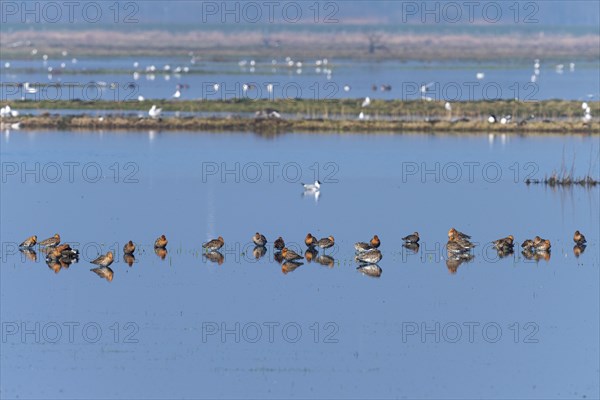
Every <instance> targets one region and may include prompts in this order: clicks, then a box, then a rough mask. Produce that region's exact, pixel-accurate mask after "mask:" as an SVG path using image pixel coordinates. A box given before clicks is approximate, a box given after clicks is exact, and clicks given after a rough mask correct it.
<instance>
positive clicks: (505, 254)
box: [496, 247, 515, 258]
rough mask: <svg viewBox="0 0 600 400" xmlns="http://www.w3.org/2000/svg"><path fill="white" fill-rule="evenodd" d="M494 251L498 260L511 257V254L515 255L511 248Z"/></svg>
mask: <svg viewBox="0 0 600 400" xmlns="http://www.w3.org/2000/svg"><path fill="white" fill-rule="evenodd" d="M496 251H497V253H498V257H500V258H505V257H508V256H512V255H513V254H515V252H514V250H513V249H512V247H510V248H508V247H503V248H500V249H497V250H496Z"/></svg>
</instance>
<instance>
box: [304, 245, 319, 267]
mask: <svg viewBox="0 0 600 400" xmlns="http://www.w3.org/2000/svg"><path fill="white" fill-rule="evenodd" d="M318 255H319V253H318V252H317V250H316V249H315V248H314V247H309V248H308V249H306V251H305V252H304V258H305V259H306V261H307V262H309V263H311V262H312V260H313V259H315V258H317V256H318ZM317 262H318V261H317Z"/></svg>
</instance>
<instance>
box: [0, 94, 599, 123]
mask: <svg viewBox="0 0 600 400" xmlns="http://www.w3.org/2000/svg"><path fill="white" fill-rule="evenodd" d="M362 101H363V99H330V100H303V99H284V100H267V99H261V100H252V99H234V100H203V101H201V100H145V101H142V102H139V101H137V100H136V101H122V102H115V101H79V100H72V101H62V100H60V101H50V100H46V101H33V100H23V101H9V102H6V103H3V104H8V105H10V106H11V108H13V109H16V110H31V109H41V110H114V111H143V112H144V113H145V112H146V111H147V110H149V109H150V107H151V106H152V105H154V104H155V105H156V106H157V107H159V108H162V109H163V111H180V112H231V113H254V112H256V111H258V110H262V109H265V108H274V109H277V110H278V111H279V112H281V113H283V114H291V115H298V116H301V117H311V118H327V117H328V116H332V115H335V116H341V117H346V118H348V119H356V117H357V116H358V114H359V113H360V112H361V111H363V112H364V113H366V114H368V115H370V116H372V117H378V116H386V117H391V118H418V119H423V118H425V117H429V118H432V117H435V118H439V119H448V120H450V119H452V118H461V117H466V118H481V119H484V118H487V116H488V115H489V114H494V115H496V116H498V117H500V116H502V115H506V114H510V115H512V117H513V122H518V121H519V120H521V119H525V118H529V117H530V116H531V115H534V116H535V118H536V119H539V120H544V119H565V118H566V119H580V117H582V116H583V110H582V108H581V102H580V101H575V100H544V101H535V102H534V101H532V102H523V101H515V100H494V101H486V100H482V101H471V102H456V103H452V112H451V113H450V112H448V111H446V109H445V108H444V103H445V102H444V101H422V100H407V101H403V100H372V101H371V105H370V106H369V107H367V108H362V107H361V103H362ZM588 105H589V107H590V109H591V113H592V115H599V114H600V102H599V101H594V102H588Z"/></svg>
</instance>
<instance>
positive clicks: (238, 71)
mask: <svg viewBox="0 0 600 400" xmlns="http://www.w3.org/2000/svg"><path fill="white" fill-rule="evenodd" d="M32 57H33V56H32ZM36 57H37V58H36V59H31V60H3V63H2V64H3V65H1V66H0V78H1V79H2V82H3V83H4V86H2V87H1V88H0V89H1V91H0V99H2V100H11V99H20V98H26V99H32V100H34V99H35V100H58V99H63V100H65V99H82V100H110V101H114V100H117V101H127V100H137V97H138V96H139V95H142V96H144V97H145V98H147V99H165V98H167V99H168V98H171V97H172V96H173V94H174V93H175V91H176V86H177V85H178V84H182V85H187V86H189V87H187V88H185V89H183V90H181V97H180V98H181V99H187V100H190V99H198V100H218V99H233V98H250V99H258V98H271V99H272V98H277V99H281V98H304V99H330V98H360V97H365V96H370V97H371V98H374V99H405V100H415V99H419V98H421V97H422V95H423V96H426V97H430V98H432V99H434V100H448V101H471V100H481V99H486V100H496V99H514V98H519V99H521V100H526V101H537V100H545V99H579V100H584V99H588V98H589V97H588V95H592V96H593V99H598V96H599V92H598V88H599V87H600V78H599V75H598V70H599V68H600V65H599V64H598V63H597V62H590V61H582V60H560V61H547V62H545V61H544V60H541V65H540V74H539V76H538V77H537V80H536V81H535V82H533V83H532V82H531V77H532V75H533V74H534V60H533V59H532V60H531V63H530V64H527V63H508V62H507V63H499V64H494V63H478V62H430V63H427V62H414V61H411V62H397V61H386V62H359V61H355V60H328V61H329V62H328V64H327V65H319V66H317V65H316V64H315V62H316V61H315V60H294V61H295V62H301V63H302V66H301V67H300V68H298V67H297V66H296V64H294V66H293V67H288V66H287V65H286V62H285V60H284V59H276V60H275V61H276V64H275V65H273V64H272V61H273V60H271V59H268V60H266V59H259V60H254V61H255V62H256V65H255V66H253V67H251V66H250V61H252V60H251V59H249V58H248V59H245V60H240V61H246V64H245V65H244V66H239V65H238V63H237V62H236V61H228V62H211V61H203V60H198V61H196V62H195V63H193V64H192V63H191V58H135V59H134V58H117V59H111V60H106V59H95V58H91V59H77V63H75V64H73V63H72V61H71V60H72V58H73V55H70V54H69V55H68V56H66V57H60V58H58V59H49V60H48V61H47V62H46V63H44V62H43V61H42V60H41V58H40V57H41V56H39V55H38V56H36ZM75 58H76V55H75ZM5 62H9V64H10V66H9V68H6V67H5V65H4V63H5ZM134 62H138V63H139V65H138V67H137V68H136V67H134ZM62 63H65V66H64V68H63V67H61V64H62ZM571 63H573V64H574V65H573V70H571V66H570V64H571ZM559 64H560V65H562V66H563V67H562V69H560V70H557V66H558V65H559ZM167 65H168V66H169V67H170V70H169V71H168V72H165V71H164V68H165V66H167ZM150 66H154V67H155V68H156V71H155V72H148V73H147V72H146V68H147V67H150ZM177 67H181V68H182V69H183V68H184V67H187V68H190V73H185V72H180V73H178V74H177V73H175V69H176V68H177ZM48 68H52V72H51V73H50V75H49V72H48ZM328 70H330V73H328ZM90 71H98V72H95V73H91V72H90ZM136 71H137V72H138V73H139V76H137V77H135V78H134V72H136ZM480 72H481V73H484V77H483V79H477V77H476V75H477V73H480ZM328 76H329V77H328ZM375 77H376V78H375ZM23 82H30V83H38V84H40V85H41V86H40V87H39V91H38V92H37V93H35V94H30V93H27V92H26V91H25V90H24V89H23V88H22V87H21V88H19V87H16V84H19V83H21V84H22V83H23ZM111 83H114V84H115V85H114V86H113V87H111ZM214 84H218V85H219V88H218V90H215V89H214V88H213V85H214ZM244 84H249V85H251V86H252V85H253V86H254V88H251V89H249V90H248V91H244V90H243V85H244ZM269 84H271V85H273V88H272V91H271V92H269V90H268V88H267V86H268V85H269ZM427 84H431V86H430V87H429V89H428V91H427V93H426V94H422V93H421V90H420V89H421V86H422V85H427ZM58 85H63V86H58ZM346 85H348V86H349V87H350V88H349V91H345V90H344V87H345V86H346ZM373 85H375V87H376V90H375V91H374V90H373V88H372V86H373ZM381 85H391V90H390V91H381Z"/></svg>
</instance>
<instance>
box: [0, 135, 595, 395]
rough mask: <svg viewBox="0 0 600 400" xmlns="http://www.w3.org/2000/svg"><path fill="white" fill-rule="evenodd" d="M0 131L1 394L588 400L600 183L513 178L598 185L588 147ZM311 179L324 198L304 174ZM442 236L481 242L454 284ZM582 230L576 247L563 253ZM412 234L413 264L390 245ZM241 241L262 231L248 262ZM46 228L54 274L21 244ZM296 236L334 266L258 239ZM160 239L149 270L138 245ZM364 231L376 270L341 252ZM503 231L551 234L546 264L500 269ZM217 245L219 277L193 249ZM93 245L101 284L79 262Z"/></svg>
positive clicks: (295, 242)
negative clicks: (64, 254)
mask: <svg viewBox="0 0 600 400" xmlns="http://www.w3.org/2000/svg"><path fill="white" fill-rule="evenodd" d="M1 140H2V141H1V152H0V155H1V160H2V191H1V197H0V200H1V204H2V207H1V217H2V225H1V227H0V233H1V236H2V238H1V241H2V245H3V249H2V268H1V269H0V278H1V279H0V289H1V291H0V304H1V309H0V311H1V319H2V358H1V360H0V362H1V370H2V385H1V390H2V396H3V397H7V398H8V397H16V396H17V395H18V396H20V397H25V398H31V397H61V398H92V397H93V398H98V397H104V398H115V397H139V396H141V397H144V398H164V397H210V398H214V397H217V396H221V397H253V398H256V397H261V398H263V397H264V398H280V397H301V398H306V397H309V398H324V397H335V398H339V397H346V398H373V397H378V398H396V397H410V398H414V397H436V398H451V397H461V398H462V397H464V398H481V397H525V396H528V397H539V398H549V397H553V398H573V397H578V398H583V397H584V396H586V397H587V398H594V397H598V395H599V393H598V387H599V380H598V376H599V372H600V371H599V366H598V358H599V355H600V349H599V346H598V335H599V333H600V328H599V321H598V315H599V305H598V298H599V294H600V290H599V287H598V281H599V277H600V273H599V266H600V255H599V251H598V246H599V240H600V230H599V225H598V220H599V211H598V210H599V204H600V193H599V191H598V188H596V189H591V190H588V189H583V188H579V187H576V188H573V189H569V190H564V189H558V190H552V189H549V188H545V187H543V186H536V185H530V186H527V185H525V184H524V183H523V180H524V179H525V178H527V177H530V178H543V177H544V175H545V174H550V173H551V172H552V171H553V170H559V169H560V168H561V164H563V163H564V164H565V167H566V169H568V170H570V169H571V167H572V165H573V168H574V173H575V175H585V174H587V173H591V174H592V175H594V176H595V177H598V174H599V171H598V168H599V163H598V154H599V151H600V150H599V149H600V143H599V141H598V138H597V137H588V136H526V137H519V136H498V135H497V136H494V137H488V136H486V135H468V136H456V135H411V134H404V135H401V134H396V135H391V134H389V135H388V134H385V135H373V134H370V135H367V134H343V135H335V134H330V135H317V134H301V133H298V134H286V135H281V136H277V137H270V138H268V137H261V136H258V135H254V134H249V133H218V134H217V133H178V132H103V133H99V132H86V131H82V132H46V131H33V132H26V131H16V132H15V131H13V132H11V133H10V134H9V135H7V134H3V136H2V138H1ZM36 163H38V164H36ZM70 168H71V169H70ZM26 170H27V171H29V172H28V173H25V175H23V171H26ZM117 171H118V174H117ZM314 179H320V180H321V181H322V182H323V188H322V190H321V195H320V196H319V198H318V199H315V198H314V196H310V195H308V196H303V192H302V190H301V186H300V184H299V182H300V181H313V180H314ZM452 226H454V227H456V228H457V229H459V230H462V231H465V232H467V233H469V234H471V235H472V236H473V240H474V241H476V242H478V243H479V245H478V247H476V249H475V251H474V255H475V258H474V259H473V260H472V261H470V262H467V263H463V264H461V265H460V266H459V267H458V269H457V270H456V271H455V273H451V272H452V271H450V270H451V269H452V268H449V267H448V266H447V263H446V259H447V254H446V252H445V250H444V249H443V246H444V245H445V243H446V233H447V231H448V229H449V228H450V227H452ZM575 229H579V230H581V231H582V232H584V233H585V235H586V236H587V239H588V247H587V248H586V250H585V252H584V253H583V254H581V255H580V256H579V257H578V258H577V257H575V255H574V252H573V242H572V239H571V237H572V235H573V231H574V230H575ZM415 230H417V231H419V233H420V235H421V238H422V239H421V247H420V249H419V252H418V254H413V253H412V252H411V251H409V250H408V249H405V248H403V247H402V246H401V240H400V237H402V236H404V235H405V234H408V233H412V232H413V231H415ZM256 231H260V232H262V233H264V234H265V235H266V236H267V238H268V239H269V241H270V243H269V244H268V245H267V254H266V255H265V257H263V258H261V259H260V260H258V261H256V260H255V258H254V256H253V254H252V249H253V246H252V245H251V244H250V238H251V236H252V235H253V234H254V232H256ZM55 232H59V233H60V234H61V236H62V238H63V242H68V243H73V244H75V243H76V244H77V246H76V247H78V248H79V249H80V250H81V253H82V254H81V258H80V261H79V263H75V264H72V265H71V266H70V267H69V268H67V269H64V268H63V269H61V270H59V272H58V273H55V272H54V271H53V270H52V269H49V268H48V266H47V265H46V264H45V262H44V260H43V258H44V256H43V254H42V253H41V252H39V251H38V253H37V261H33V260H31V259H27V258H25V257H24V256H23V255H21V254H20V253H18V252H16V251H15V248H14V246H15V244H18V243H20V242H21V241H22V240H23V239H24V238H26V237H27V236H29V235H32V234H37V235H38V238H39V239H42V238H46V237H49V236H51V235H52V234H54V233H55ZM307 232H311V233H312V234H313V235H315V236H318V237H325V236H328V235H333V236H334V237H335V240H336V246H335V247H334V248H332V249H329V250H326V253H327V254H329V255H331V256H333V257H334V258H335V264H334V266H333V267H332V268H330V267H328V266H323V265H320V264H318V263H317V262H316V260H313V262H311V263H308V262H306V261H305V264H304V265H302V266H300V267H299V268H297V269H295V270H293V271H291V268H284V269H283V270H282V266H281V265H280V264H279V263H277V262H276V261H274V260H273V251H272V247H271V243H272V241H273V240H274V239H275V238H276V237H277V236H283V238H284V239H285V240H286V242H288V244H289V245H290V246H291V247H294V248H296V249H298V250H300V249H301V250H302V252H304V250H305V247H304V246H303V244H302V243H303V238H304V236H305V235H306V233H307ZM163 233H164V234H165V235H166V236H167V238H168V239H169V245H168V246H167V249H168V254H167V255H166V256H165V258H164V259H160V258H159V257H157V255H156V254H155V253H154V251H153V249H152V248H151V247H152V243H153V241H154V239H155V238H156V237H158V236H159V235H160V234H163ZM373 234H378V235H379V237H380V238H381V241H382V245H381V251H382V253H383V259H382V260H381V261H380V262H379V266H380V267H381V269H382V274H381V276H380V277H379V278H372V277H369V276H366V275H364V274H361V273H360V272H358V271H357V270H356V267H357V264H356V263H355V262H354V260H353V255H354V254H353V253H354V251H353V248H352V245H353V243H354V242H356V241H359V240H368V239H369V238H370V237H371V236H372V235H373ZM508 234H512V235H514V236H515V238H516V241H517V242H518V243H521V242H522V241H523V240H524V239H526V238H530V237H532V236H535V235H536V234H539V235H540V236H543V237H545V238H548V239H550V240H551V241H552V251H551V257H550V259H549V260H548V261H545V260H539V261H538V262H535V261H530V260H527V259H525V258H524V257H523V256H522V255H521V254H520V251H516V252H515V254H514V255H513V256H509V257H506V258H503V259H498V257H497V255H496V254H495V253H494V252H493V251H492V250H491V248H490V247H489V244H488V243H489V242H490V241H491V240H494V239H497V238H499V237H503V236H506V235H508ZM218 235H221V236H223V237H224V239H225V241H226V245H225V248H224V250H223V251H222V253H223V255H224V261H223V263H222V264H220V265H219V264H218V263H212V262H210V261H208V260H207V259H205V258H204V257H203V256H202V252H201V248H200V245H201V243H202V242H203V241H206V240H207V239H210V238H214V237H216V236H218ZM130 239H131V240H134V241H135V242H136V243H138V245H139V247H140V251H139V254H136V262H135V263H134V264H133V266H131V267H129V266H127V264H126V263H125V262H124V261H123V260H122V253H121V248H122V246H123V244H124V243H125V242H126V241H127V240H130ZM108 250H116V251H117V259H116V261H115V263H114V264H113V265H112V266H111V268H112V269H113V271H114V279H113V280H112V281H111V282H107V281H106V280H104V279H100V278H98V277H97V276H96V275H95V274H93V273H92V272H90V271H89V269H90V268H91V267H92V264H90V263H89V261H90V260H91V259H93V258H95V256H96V255H97V254H98V253H99V252H102V253H104V252H106V251H108ZM321 253H322V252H321ZM282 272H287V273H282ZM36 324H38V325H36ZM236 324H238V325H236ZM69 327H72V328H69ZM26 329H29V330H30V331H32V333H26V334H23V332H25V330H26ZM69 329H72V337H70V335H69V333H70V332H69ZM99 329H100V330H101V332H100V330H99ZM226 330H228V331H226ZM300 330H301V331H300ZM428 332H429V333H428ZM259 333H260V335H259ZM36 335H37V336H36ZM271 335H272V337H271ZM32 382H35V384H32Z"/></svg>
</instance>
